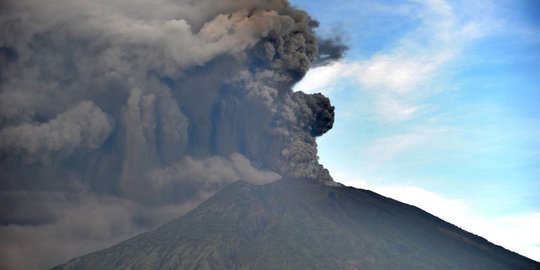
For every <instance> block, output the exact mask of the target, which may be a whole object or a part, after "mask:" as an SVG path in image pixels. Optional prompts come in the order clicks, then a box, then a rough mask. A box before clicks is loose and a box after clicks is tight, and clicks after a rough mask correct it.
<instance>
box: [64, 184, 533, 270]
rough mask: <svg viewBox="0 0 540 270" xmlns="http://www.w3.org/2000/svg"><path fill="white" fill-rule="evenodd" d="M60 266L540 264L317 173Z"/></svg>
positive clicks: (212, 203)
mask: <svg viewBox="0 0 540 270" xmlns="http://www.w3.org/2000/svg"><path fill="white" fill-rule="evenodd" d="M54 269H415V270H417V269H475V270H477V269H490V270H495V269H540V264H539V263H538V262H535V261H533V260H530V259H528V258H526V257H523V256H521V255H519V254H517V253H514V252H511V251H508V250H506V249H504V248H502V247H500V246H497V245H494V244H492V243H490V242H488V241H486V240H485V239H483V238H481V237H479V236H476V235H473V234H471V233H468V232H466V231H464V230H461V229H460V228H458V227H456V226H454V225H452V224H450V223H447V222H445V221H443V220H441V219H439V218H437V217H435V216H433V215H431V214H429V213H427V212H425V211H423V210H421V209H419V208H416V207H413V206H410V205H407V204H403V203H400V202H398V201H395V200H392V199H389V198H386V197H383V196H381V195H378V194H376V193H373V192H371V191H367V190H361V189H355V188H351V187H333V186H326V185H323V184H320V183H318V182H316V181H313V180H307V179H295V180H290V179H289V180H280V181H277V182H274V183H271V184H266V185H261V186H255V185H251V184H248V183H246V182H242V181H238V182H235V183H234V184H231V185H230V186H228V187H226V188H225V189H223V190H222V191H220V192H218V193H217V194H215V195H214V196H213V197H211V198H210V199H209V200H207V201H206V202H204V203H202V204H201V205H200V206H199V207H197V208H196V209H194V210H193V211H191V212H190V213H188V214H186V215H184V216H182V217H180V218H178V219H176V220H174V221H172V222H170V223H167V224H165V225H163V226H161V227H159V228H157V229H155V230H153V231H150V232H148V233H143V234H141V235H138V236H136V237H134V238H132V239H129V240H127V241H124V242H122V243H120V244H117V245H115V246H113V247H110V248H108V249H104V250H101V251H98V252H95V253H92V254H89V255H86V256H82V257H80V258H76V259H73V260H71V261H69V262H68V263H66V264H64V265H60V266H57V267H55V268H54Z"/></svg>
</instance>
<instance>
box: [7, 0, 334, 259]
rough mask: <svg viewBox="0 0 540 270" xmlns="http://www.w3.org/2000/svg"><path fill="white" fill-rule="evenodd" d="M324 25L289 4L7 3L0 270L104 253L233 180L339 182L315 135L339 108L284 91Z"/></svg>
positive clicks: (269, 0)
mask: <svg viewBox="0 0 540 270" xmlns="http://www.w3.org/2000/svg"><path fill="white" fill-rule="evenodd" d="M317 25H318V23H317V22H316V21H314V20H313V19H311V18H310V17H309V16H308V14H306V13H305V12H303V11H300V10H297V9H295V8H293V7H291V6H290V5H289V3H288V2H287V1H285V0H224V1H210V0H197V1H190V0H182V1H149V0H134V1H125V0H112V1H111V0H107V1H105V0H96V1H83V0H51V1H38V0H17V1H3V2H2V3H1V4H0V36H1V40H0V177H1V181H0V202H1V204H0V221H1V224H0V225H1V227H0V268H1V269H42V268H44V267H47V266H52V265H54V264H55V263H59V262H62V261H65V260H66V259H68V258H70V257H73V256H77V255H81V254H82V253H85V252H89V251H92V250H94V249H97V248H102V247H104V246H106V245H109V244H112V243H114V242H116V241H119V240H122V239H125V238H126V237H128V236H131V235H133V234H135V233H138V232H141V231H144V230H147V229H149V228H152V227H154V226H156V225H158V224H160V223H162V222H164V221H167V220H169V219H172V218H174V217H176V216H177V215H179V214H181V213H184V212H185V211H187V210H189V209H191V208H192V207H193V206H194V205H196V204H197V203H199V202H200V201H201V200H203V199H205V198H207V197H208V196H210V195H211V194H213V193H214V192H216V191H217V190H219V189H220V188H221V187H223V186H224V185H226V184H228V183H231V182H233V181H235V180H238V179H244V180H248V181H252V182H255V183H267V182H271V181H275V180H277V179H279V178H281V177H285V176H294V177H305V178H313V179H316V180H317V181H322V182H325V183H328V184H332V183H334V182H333V180H332V178H331V177H330V175H329V173H328V171H327V170H326V169H325V168H324V167H323V166H322V165H321V164H319V163H318V157H317V144H316V141H315V138H316V137H317V136H321V135H322V134H324V133H325V132H327V131H328V130H329V129H331V128H332V124H333V120H334V108H333V107H332V106H331V104H330V102H329V100H328V99H327V98H326V97H324V96H323V95H321V94H314V95H308V94H305V93H302V92H293V91H292V90H291V89H292V86H293V85H294V84H295V83H296V82H298V81H299V80H300V79H301V78H302V77H303V76H304V74H305V73H306V72H307V70H308V69H309V67H310V65H312V63H314V62H315V59H317V58H318V45H317V39H316V37H315V35H314V31H313V28H314V27H316V26H317ZM339 56H340V55H338V57H339ZM329 57H331V58H335V57H336V55H331V56H329Z"/></svg>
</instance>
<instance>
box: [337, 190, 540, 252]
mask: <svg viewBox="0 0 540 270" xmlns="http://www.w3.org/2000/svg"><path fill="white" fill-rule="evenodd" d="M343 183H344V184H346V185H353V186H357V187H360V188H363V189H369V190H372V191H374V192H377V193H379V194H381V195H384V196H387V197H390V198H393V199H396V200H398V201H401V202H404V203H407V204H411V205H414V206H416V207H419V208H421V209H423V210H425V211H427V212H429V213H431V214H433V215H435V216H437V217H439V218H442V219H444V220H445V221H448V222H450V223H452V224H454V225H456V226H459V227H461V228H462V229H464V230H466V231H469V232H472V233H474V234H477V235H480V236H482V237H484V238H486V239H487V240H488V241H490V242H492V243H495V244H497V245H501V246H503V247H505V248H507V249H510V250H512V251H515V252H518V253H520V254H522V255H524V256H527V257H529V258H532V259H535V260H537V261H538V260H540V230H538V228H540V212H533V213H523V214H512V215H500V216H485V215H482V214H481V213H479V212H478V211H475V210H474V209H473V208H472V207H471V205H470V204H469V203H468V201H465V200H460V199H455V198H449V197H446V196H444V195H441V194H438V193H435V192H432V191H429V190H426V189H423V188H420V187H416V186H412V185H407V184H402V185H387V186H384V185H373V184H370V183H369V182H367V181H364V180H352V181H346V182H343Z"/></svg>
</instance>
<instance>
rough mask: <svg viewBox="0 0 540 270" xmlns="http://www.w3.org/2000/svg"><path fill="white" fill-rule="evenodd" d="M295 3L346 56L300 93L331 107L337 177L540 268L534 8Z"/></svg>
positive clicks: (538, 7) (324, 149) (539, 57)
mask: <svg viewBox="0 0 540 270" xmlns="http://www.w3.org/2000/svg"><path fill="white" fill-rule="evenodd" d="M292 3H293V5H295V6H298V7H300V8H302V9H304V10H307V11H308V12H309V13H310V14H311V15H312V16H313V17H315V18H316V19H317V20H319V21H320V22H321V26H320V28H319V33H320V35H322V36H326V37H332V36H340V37H342V38H343V40H344V41H345V43H347V45H348V46H349V47H350V50H349V52H348V53H347V56H346V57H345V59H343V60H341V61H340V62H338V63H333V64H331V65H329V66H326V67H319V68H315V69H312V70H311V71H310V72H309V73H308V74H307V76H306V77H305V78H304V80H303V81H302V82H300V83H299V84H298V85H297V86H296V87H295V89H296V90H302V91H306V92H323V93H324V94H326V95H327V96H329V97H330V99H331V100H332V103H333V104H334V106H336V122H335V126H334V129H332V130H331V131H330V132H329V133H328V134H325V135H324V136H322V137H321V138H319V139H318V144H319V156H320V159H321V163H322V164H324V165H325V166H326V167H328V168H329V169H330V171H331V173H332V175H333V176H334V178H335V179H336V180H337V181H339V182H342V183H345V184H347V185H352V186H356V187H360V188H367V189H372V190H374V191H377V192H379V193H382V194H384V195H387V196H390V197H393V198H396V199H399V200H402V201H404V202H407V203H410V204H414V205H417V206H419V207H421V208H423V209H425V210H427V211H429V212H432V213H434V214H436V215H437V216H440V217H442V218H444V219H446V220H447V221H450V222H452V223H454V224H456V225H458V226H460V227H462V228H464V229H467V230H469V231H471V232H473V233H476V234H479V235H481V236H483V237H485V238H487V239H488V240H490V241H492V242H495V243H496V244H500V245H503V246H505V247H507V248H509V249H511V250H514V251H517V252H519V253H521V254H524V255H526V256H528V257H531V258H534V259H536V260H540V232H539V231H540V230H538V229H537V228H540V2H538V1H534V0H528V1H527V0H522V1H511V0H507V1H490V0H481V1H474V3H472V1H444V0H416V1H371V0H370V1H356V0H351V1H342V0H340V1H338V0H330V1H309V0H295V1H292Z"/></svg>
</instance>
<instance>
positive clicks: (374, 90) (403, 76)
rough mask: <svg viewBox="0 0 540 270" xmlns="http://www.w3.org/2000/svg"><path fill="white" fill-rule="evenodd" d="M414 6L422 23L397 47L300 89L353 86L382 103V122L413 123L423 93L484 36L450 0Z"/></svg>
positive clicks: (320, 71) (321, 71) (323, 73)
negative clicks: (458, 14)
mask: <svg viewBox="0 0 540 270" xmlns="http://www.w3.org/2000/svg"><path fill="white" fill-rule="evenodd" d="M414 2H415V3H418V4H419V5H420V7H421V8H420V9H419V11H415V13H410V14H409V16H415V17H417V18H418V19H419V20H420V22H421V23H420V24H419V26H418V27H417V28H415V29H411V31H409V32H408V33H406V34H405V35H404V36H403V37H402V38H401V40H400V41H399V42H398V43H397V46H395V47H394V48H393V49H391V50H389V51H387V52H380V53H377V54H375V55H373V56H372V57H371V58H369V59H366V60H361V61H354V62H340V63H334V64H332V65H329V66H325V67H319V68H315V69H313V70H311V71H310V72H309V73H308V74H307V75H306V77H305V79H304V80H302V81H301V82H300V83H299V84H298V85H296V87H295V89H297V90H303V91H308V92H326V93H327V94H332V91H334V90H336V89H338V86H339V85H338V83H339V82H342V81H349V82H353V83H354V84H356V85H357V86H359V88H360V89H362V90H363V91H367V92H369V93H371V95H373V96H375V97H376V99H377V100H379V102H377V104H376V110H377V113H378V114H379V115H380V116H381V118H382V119H384V120H390V121H405V120H409V119H412V118H413V117H414V116H415V115H416V114H417V113H418V112H419V111H420V109H421V107H422V106H420V105H418V104H414V103H417V102H418V101H416V100H415V96H418V92H422V91H424V92H425V91H426V90H427V91H429V89H426V87H425V84H426V83H427V82H429V80H430V79H432V78H434V77H436V75H437V74H438V73H439V72H440V71H441V70H443V69H444V67H445V65H446V64H448V63H449V62H451V61H452V60H453V59H455V57H456V56H457V55H458V54H459V52H460V50H461V48H462V47H463V46H465V45H466V44H467V43H468V42H470V41H472V40H474V39H475V38H476V37H478V36H479V31H478V28H477V25H476V23H475V22H470V21H461V20H460V19H458V18H457V17H456V15H455V14H454V10H453V8H452V7H451V6H450V5H449V4H448V3H447V2H446V1H444V0H418V1H414ZM413 14H414V15H413Z"/></svg>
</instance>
